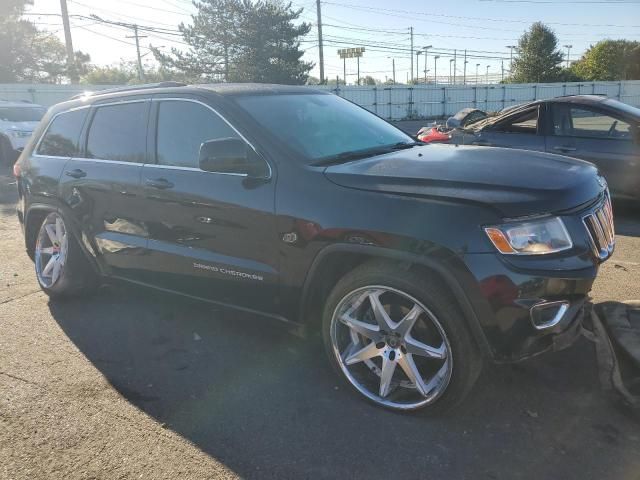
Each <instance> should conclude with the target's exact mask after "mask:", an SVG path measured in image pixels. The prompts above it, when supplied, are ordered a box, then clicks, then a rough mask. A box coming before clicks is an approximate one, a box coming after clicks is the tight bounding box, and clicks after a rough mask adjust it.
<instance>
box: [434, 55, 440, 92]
mask: <svg viewBox="0 0 640 480" xmlns="http://www.w3.org/2000/svg"><path fill="white" fill-rule="evenodd" d="M439 58H440V55H436V56H435V57H433V84H434V85H437V84H438V59H439Z"/></svg>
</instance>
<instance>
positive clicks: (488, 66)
mask: <svg viewBox="0 0 640 480" xmlns="http://www.w3.org/2000/svg"><path fill="white" fill-rule="evenodd" d="M487 85H489V65H487Z"/></svg>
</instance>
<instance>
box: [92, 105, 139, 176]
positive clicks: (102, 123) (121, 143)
mask: <svg viewBox="0 0 640 480" xmlns="http://www.w3.org/2000/svg"><path fill="white" fill-rule="evenodd" d="M147 109H148V102H135V103H122V104H119V105H105V106H104V107H98V108H97V109H96V112H95V114H94V116H93V120H92V122H91V126H90V127H89V135H88V138H87V152H86V156H87V158H98V159H103V160H119V161H122V162H134V163H144V161H145V155H146V150H147Z"/></svg>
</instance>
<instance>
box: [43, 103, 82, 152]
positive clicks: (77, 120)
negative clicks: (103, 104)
mask: <svg viewBox="0 0 640 480" xmlns="http://www.w3.org/2000/svg"><path fill="white" fill-rule="evenodd" d="M88 111H89V109H87V108H83V109H81V110H74V111H71V112H64V113H61V114H59V115H57V116H56V117H55V118H54V119H53V121H52V122H51V125H49V128H48V129H47V131H46V133H45V134H44V137H42V140H41V141H40V145H38V150H37V151H36V153H37V154H38V155H46V156H50V157H73V156H76V155H78V153H79V150H78V139H79V138H80V132H81V131H82V125H83V124H84V120H85V118H86V117H87V112H88Z"/></svg>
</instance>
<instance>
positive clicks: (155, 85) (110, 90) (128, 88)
mask: <svg viewBox="0 0 640 480" xmlns="http://www.w3.org/2000/svg"><path fill="white" fill-rule="evenodd" d="M186 86H187V84H186V83H182V82H158V83H145V84H142V85H126V86H124V87H116V88H107V89H105V90H96V91H91V92H83V93H78V94H77V95H74V96H73V97H71V100H76V99H78V98H80V97H86V96H94V95H106V94H108V93H120V92H128V91H133V90H147V89H150V88H163V87H186Z"/></svg>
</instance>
